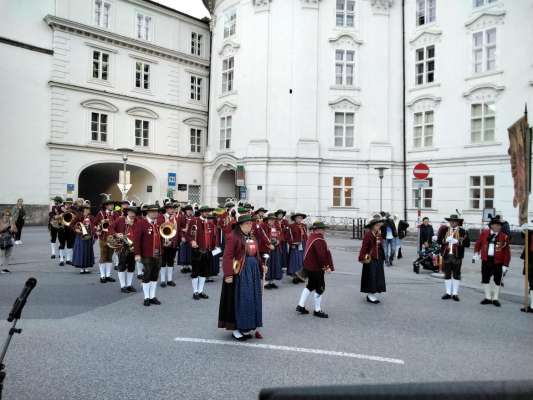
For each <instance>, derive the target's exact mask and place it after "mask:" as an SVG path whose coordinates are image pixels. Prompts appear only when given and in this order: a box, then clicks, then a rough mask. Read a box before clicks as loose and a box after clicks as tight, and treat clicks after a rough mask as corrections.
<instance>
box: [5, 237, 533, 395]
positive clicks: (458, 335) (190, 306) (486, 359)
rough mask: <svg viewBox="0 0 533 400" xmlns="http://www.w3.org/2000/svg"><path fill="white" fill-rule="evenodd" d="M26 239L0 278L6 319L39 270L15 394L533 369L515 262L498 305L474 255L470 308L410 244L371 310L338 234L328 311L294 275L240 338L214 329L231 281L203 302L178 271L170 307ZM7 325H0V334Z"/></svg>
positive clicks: (12, 381) (453, 376)
mask: <svg viewBox="0 0 533 400" xmlns="http://www.w3.org/2000/svg"><path fill="white" fill-rule="evenodd" d="M23 239H24V245H23V246H20V247H17V248H16V249H15V254H14V256H15V259H14V260H13V261H14V263H15V264H14V265H13V266H12V267H11V269H12V271H13V272H12V273H11V274H4V275H0V316H1V317H2V318H6V317H7V314H8V312H9V310H10V307H11V304H12V303H13V300H14V299H15V297H16V296H17V295H18V294H19V293H20V290H21V289H22V286H23V284H24V282H25V280H26V279H27V278H28V277H29V276H34V277H36V278H37V279H38V286H37V288H36V289H35V290H34V292H33V293H32V294H31V296H30V299H29V301H28V304H27V306H26V309H25V310H24V312H23V319H22V320H21V322H20V323H19V326H20V327H21V328H23V333H22V334H21V335H16V336H15V337H14V339H13V341H12V344H11V346H10V348H9V351H8V354H7V357H6V360H5V363H6V366H7V375H8V377H7V380H6V382H5V393H4V395H5V398H6V399H16V400H26V399H41V400H45V399H54V400H59V399H87V400H89V399H99V400H101V399H217V398H231V399H254V398H257V395H258V393H259V390H260V389H261V388H264V387H272V386H298V385H322V384H324V385H325V384H328V385H331V384H358V383H392V382H429V381H450V382H453V381H458V380H480V381H490V380H496V379H498V380H500V379H504V380H518V379H531V377H532V376H533V341H532V337H533V315H531V314H524V313H521V312H520V311H519V308H520V302H521V297H520V295H521V293H522V283H521V282H522V281H521V274H520V272H521V268H520V266H519V263H518V261H517V260H515V261H513V263H512V265H511V272H510V274H509V275H508V277H507V278H506V288H505V291H504V295H503V300H502V302H503V306H502V307H501V308H496V307H494V306H492V305H489V306H481V305H480V304H479V301H480V300H481V298H482V294H481V291H480V288H479V286H480V285H479V279H480V276H479V265H472V264H470V262H469V261H468V262H465V266H464V284H465V285H464V287H463V289H462V290H461V302H459V303H456V302H452V301H442V300H440V296H441V295H442V292H443V283H442V281H441V280H438V279H435V278H433V277H431V276H429V275H428V274H420V275H415V274H413V273H412V266H411V261H412V258H413V254H414V249H412V248H405V249H404V253H405V256H406V257H405V258H404V259H403V260H401V262H400V263H398V265H395V266H394V267H392V268H387V269H386V271H385V272H386V278H387V293H386V294H385V295H384V296H383V297H382V299H383V302H382V303H381V304H379V305H371V304H368V303H366V302H365V301H364V296H363V295H362V294H360V293H359V282H360V271H361V267H360V264H358V263H357V262H355V257H356V255H355V252H354V250H355V248H358V246H359V243H358V242H356V241H351V240H349V239H342V238H337V237H335V238H331V240H330V242H331V246H332V248H333V257H334V261H335V264H336V268H337V271H336V272H334V273H332V274H328V275H327V277H326V285H327V289H326V293H325V295H324V300H323V308H324V309H325V311H326V312H328V313H329V315H330V318H329V319H327V320H322V319H318V318H314V317H313V316H311V315H308V316H301V315H297V314H296V313H295V311H294V307H295V305H296V302H297V300H298V297H299V295H300V291H301V290H302V286H301V285H299V286H295V285H293V284H292V283H290V282H289V281H288V280H286V279H285V280H284V281H283V283H282V285H281V288H280V289H279V290H276V291H267V292H266V293H265V295H264V306H263V310H264V318H263V319H264V325H265V326H264V327H263V329H262V330H261V331H262V333H263V335H264V336H265V338H264V339H263V340H255V339H254V340H251V341H248V342H246V345H245V346H238V345H237V346H234V345H229V344H228V343H231V344H233V343H236V342H233V341H230V338H229V335H228V333H227V332H225V331H222V330H219V329H217V328H216V322H217V313H218V303H219V294H220V278H219V279H218V281H217V282H215V283H210V284H207V293H208V294H209V295H210V296H211V298H210V299H209V300H203V301H199V302H196V301H193V300H192V299H191V285H190V280H189V279H188V278H187V277H186V276H184V275H181V274H179V276H178V277H177V280H176V282H177V287H175V288H165V289H159V288H158V294H157V296H158V298H159V299H160V300H161V301H162V303H163V304H162V305H161V306H158V307H157V306H152V307H149V308H146V307H143V306H142V294H141V293H137V294H129V295H125V294H121V293H120V291H119V287H118V282H117V283H116V284H111V283H107V284H100V283H99V282H98V276H97V274H96V271H95V273H93V274H91V275H83V276H80V275H79V274H78V273H77V271H75V270H74V268H72V267H58V266H57V263H55V262H54V263H53V262H52V261H51V260H50V259H49V255H48V251H49V247H48V243H47V240H48V238H47V232H46V231H45V230H44V229H40V228H29V229H27V230H26V231H25V232H24V237H23ZM310 300H311V299H310ZM311 307H312V303H311V302H308V308H311ZM8 329H9V324H8V323H7V322H6V321H5V320H2V321H0V340H4V338H6V337H7V332H8ZM176 338H179V339H178V340H175V339H176ZM202 339H206V340H207V341H202ZM248 344H250V345H249V346H248ZM254 344H260V345H261V346H260V347H253V345H254ZM282 346H284V347H282ZM303 349H305V350H303ZM309 349H311V350H309Z"/></svg>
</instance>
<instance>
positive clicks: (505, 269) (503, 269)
mask: <svg viewBox="0 0 533 400" xmlns="http://www.w3.org/2000/svg"><path fill="white" fill-rule="evenodd" d="M507 271H509V267H506V266H505V265H504V266H503V267H502V272H503V274H504V275H505V274H506V273H507Z"/></svg>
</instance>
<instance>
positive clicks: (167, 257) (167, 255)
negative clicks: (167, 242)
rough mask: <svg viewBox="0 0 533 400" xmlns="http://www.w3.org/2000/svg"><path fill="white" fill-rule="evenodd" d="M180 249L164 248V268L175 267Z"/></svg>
mask: <svg viewBox="0 0 533 400" xmlns="http://www.w3.org/2000/svg"><path fill="white" fill-rule="evenodd" d="M177 251H178V249H177V248H175V247H163V256H162V264H163V265H162V266H163V267H173V266H174V262H175V260H176V253H177Z"/></svg>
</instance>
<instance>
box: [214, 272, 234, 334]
mask: <svg viewBox="0 0 533 400" xmlns="http://www.w3.org/2000/svg"><path fill="white" fill-rule="evenodd" d="M218 327H219V328H225V329H227V330H228V331H233V330H235V284H234V283H233V282H232V283H226V282H222V291H221V292H220V306H219V309H218Z"/></svg>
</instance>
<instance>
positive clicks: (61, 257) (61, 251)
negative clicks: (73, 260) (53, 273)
mask: <svg viewBox="0 0 533 400" xmlns="http://www.w3.org/2000/svg"><path fill="white" fill-rule="evenodd" d="M59 261H65V249H59Z"/></svg>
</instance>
